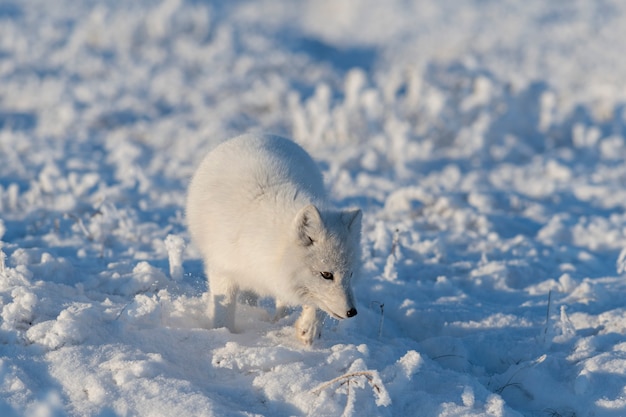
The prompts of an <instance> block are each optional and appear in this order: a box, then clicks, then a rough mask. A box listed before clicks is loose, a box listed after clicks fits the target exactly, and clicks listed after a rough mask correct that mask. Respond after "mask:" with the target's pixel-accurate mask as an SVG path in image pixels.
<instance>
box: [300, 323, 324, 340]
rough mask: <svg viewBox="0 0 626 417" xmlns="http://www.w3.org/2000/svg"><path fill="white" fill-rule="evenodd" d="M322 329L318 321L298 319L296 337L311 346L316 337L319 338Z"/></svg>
mask: <svg viewBox="0 0 626 417" xmlns="http://www.w3.org/2000/svg"><path fill="white" fill-rule="evenodd" d="M321 333H322V329H321V326H320V323H319V322H317V321H304V320H298V321H296V337H297V338H298V339H299V340H300V341H301V342H302V343H304V344H305V345H307V346H310V345H312V344H313V341H314V340H315V339H319V337H320V336H321Z"/></svg>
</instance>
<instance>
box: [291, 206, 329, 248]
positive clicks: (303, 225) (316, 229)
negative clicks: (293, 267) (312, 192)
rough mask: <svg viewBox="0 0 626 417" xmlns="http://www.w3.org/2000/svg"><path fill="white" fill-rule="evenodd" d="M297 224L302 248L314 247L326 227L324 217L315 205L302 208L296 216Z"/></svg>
mask: <svg viewBox="0 0 626 417" xmlns="http://www.w3.org/2000/svg"><path fill="white" fill-rule="evenodd" d="M295 222H296V224H295V225H296V233H297V236H298V240H299V241H300V243H301V244H302V246H309V245H312V244H313V243H314V242H315V239H316V237H317V236H318V235H319V233H320V230H321V229H322V227H323V226H324V223H323V221H322V216H321V215H320V212H319V210H318V209H317V207H315V206H314V205H313V204H309V205H308V206H306V207H304V208H302V210H300V211H299V212H298V214H296V220H295Z"/></svg>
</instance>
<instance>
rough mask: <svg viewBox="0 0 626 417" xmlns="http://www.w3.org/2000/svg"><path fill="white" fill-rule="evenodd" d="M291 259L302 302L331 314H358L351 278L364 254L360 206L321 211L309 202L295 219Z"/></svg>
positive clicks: (356, 271) (344, 315)
mask: <svg viewBox="0 0 626 417" xmlns="http://www.w3.org/2000/svg"><path fill="white" fill-rule="evenodd" d="M293 230H294V233H293V236H292V237H293V239H294V240H295V242H294V244H292V247H293V248H294V249H295V251H296V252H297V253H294V255H295V259H292V260H291V261H290V263H291V262H294V260H297V262H294V263H292V266H293V267H292V273H293V274H294V280H293V283H294V285H295V288H294V290H295V292H296V293H297V294H298V297H299V298H300V301H301V303H302V304H310V305H315V306H317V307H318V308H319V309H321V310H324V311H325V312H326V313H328V314H329V315H330V316H331V317H334V318H336V319H345V318H347V317H353V316H355V315H356V314H357V310H356V308H355V302H354V295H353V294H352V287H351V280H352V277H353V275H354V274H357V273H358V272H359V271H358V270H359V262H360V257H361V251H360V240H361V210H358V209H355V210H350V211H340V212H336V211H324V212H322V213H320V211H319V210H318V209H317V207H315V206H314V205H312V204H310V205H308V206H305V207H304V208H302V209H301V210H300V211H299V212H298V214H297V215H296V217H295V219H294V223H293Z"/></svg>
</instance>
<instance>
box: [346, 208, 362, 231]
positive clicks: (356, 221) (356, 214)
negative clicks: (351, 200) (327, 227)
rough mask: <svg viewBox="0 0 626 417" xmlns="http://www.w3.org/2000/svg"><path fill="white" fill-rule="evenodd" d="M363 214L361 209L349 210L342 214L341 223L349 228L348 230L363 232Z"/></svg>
mask: <svg viewBox="0 0 626 417" xmlns="http://www.w3.org/2000/svg"><path fill="white" fill-rule="evenodd" d="M362 217H363V213H362V212H361V210H360V209H354V210H348V211H344V212H343V213H341V222H342V223H343V224H345V225H346V226H347V227H348V230H350V231H351V230H353V229H356V230H361V218H362Z"/></svg>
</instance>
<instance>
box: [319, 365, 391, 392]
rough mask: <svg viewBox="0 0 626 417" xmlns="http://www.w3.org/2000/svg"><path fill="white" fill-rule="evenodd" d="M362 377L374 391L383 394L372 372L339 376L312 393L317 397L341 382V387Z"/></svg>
mask: <svg viewBox="0 0 626 417" xmlns="http://www.w3.org/2000/svg"><path fill="white" fill-rule="evenodd" d="M360 376H364V377H365V379H367V382H368V383H369V384H370V386H371V387H372V389H373V390H374V391H376V392H377V393H380V392H381V389H380V387H379V386H378V385H377V384H376V383H375V382H374V376H375V375H374V372H372V371H359V372H351V373H349V374H344V375H341V376H338V377H337V378H333V379H331V380H330V381H328V382H325V383H323V384H321V385H319V386H318V387H317V388H315V389H314V390H312V391H311V392H312V393H313V394H315V395H320V393H321V392H322V391H324V390H325V389H326V388H328V387H330V386H332V385H334V384H336V383H338V382H341V383H340V384H339V385H344V384H346V383H349V382H350V380H351V379H354V378H357V377H360Z"/></svg>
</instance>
